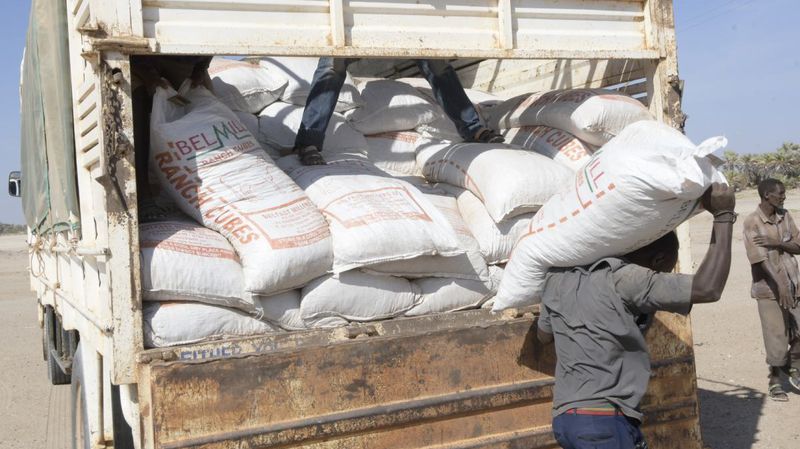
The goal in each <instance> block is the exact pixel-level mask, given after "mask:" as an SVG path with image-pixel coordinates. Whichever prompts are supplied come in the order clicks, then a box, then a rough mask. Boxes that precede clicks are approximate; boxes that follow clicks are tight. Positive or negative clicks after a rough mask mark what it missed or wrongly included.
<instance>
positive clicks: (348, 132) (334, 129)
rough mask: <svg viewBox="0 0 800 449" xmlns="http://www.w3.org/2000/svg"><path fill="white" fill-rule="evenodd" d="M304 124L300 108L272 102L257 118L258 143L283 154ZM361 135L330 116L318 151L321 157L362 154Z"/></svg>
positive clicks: (345, 123)
mask: <svg viewBox="0 0 800 449" xmlns="http://www.w3.org/2000/svg"><path fill="white" fill-rule="evenodd" d="M302 121H303V107H302V106H295V105H293V104H289V103H284V102H275V103H273V104H271V105H269V106H267V107H266V108H264V110H263V111H261V113H260V114H259V115H258V129H259V135H258V140H259V142H264V143H266V145H267V146H268V147H271V148H276V149H277V150H278V151H281V152H284V153H286V152H287V151H289V150H291V149H293V148H294V143H295V138H296V137H297V130H298V129H300V123H301V122H302ZM366 149H367V141H366V140H364V135H363V134H361V133H360V132H358V131H356V130H355V129H354V128H353V127H352V126H350V124H348V123H347V122H346V121H345V119H344V117H342V115H341V114H333V115H332V116H331V120H330V122H328V128H327V129H326V130H325V140H324V142H323V144H322V148H321V150H323V152H324V153H340V152H365V151H366Z"/></svg>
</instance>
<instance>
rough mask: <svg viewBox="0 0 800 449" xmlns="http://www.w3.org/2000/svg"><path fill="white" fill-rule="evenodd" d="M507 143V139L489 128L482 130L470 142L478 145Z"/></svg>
mask: <svg viewBox="0 0 800 449" xmlns="http://www.w3.org/2000/svg"><path fill="white" fill-rule="evenodd" d="M505 141H506V139H505V137H503V136H501V135H500V134H498V133H497V131H495V130H493V129H489V128H481V129H480V130H479V131H478V132H476V133H475V135H474V136H473V137H472V139H471V140H470V142H477V143H503V142H505Z"/></svg>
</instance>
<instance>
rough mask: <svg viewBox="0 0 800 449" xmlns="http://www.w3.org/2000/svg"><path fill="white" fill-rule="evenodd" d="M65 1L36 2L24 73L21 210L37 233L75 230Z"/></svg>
mask: <svg viewBox="0 0 800 449" xmlns="http://www.w3.org/2000/svg"><path fill="white" fill-rule="evenodd" d="M66 18H67V12H66V2H64V1H59V0H33V2H32V5H31V15H30V23H29V25H28V36H27V42H26V45H25V56H24V58H23V61H22V69H21V73H20V97H21V98H20V122H21V125H22V129H21V133H20V137H21V141H20V143H21V148H20V151H21V159H22V207H23V210H24V212H25V219H26V221H27V224H28V226H29V227H30V228H31V229H32V230H33V232H34V233H36V234H43V233H46V232H49V231H60V230H68V229H77V228H78V226H79V223H80V218H79V217H80V214H79V209H78V199H77V187H76V181H75V174H76V173H75V139H74V138H73V128H72V126H73V125H72V91H71V83H70V70H69V50H68V39H67V23H66Z"/></svg>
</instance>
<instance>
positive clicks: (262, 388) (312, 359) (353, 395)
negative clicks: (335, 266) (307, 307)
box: [139, 311, 699, 449]
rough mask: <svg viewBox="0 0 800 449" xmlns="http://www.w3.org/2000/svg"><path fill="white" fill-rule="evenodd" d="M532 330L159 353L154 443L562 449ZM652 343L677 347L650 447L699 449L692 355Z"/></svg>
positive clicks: (334, 337)
mask: <svg viewBox="0 0 800 449" xmlns="http://www.w3.org/2000/svg"><path fill="white" fill-rule="evenodd" d="M662 321H663V320H662ZM534 323H535V318H534V316H533V315H532V314H531V313H527V314H525V315H522V316H519V317H517V318H512V317H509V316H508V315H506V316H505V317H495V316H492V315H490V314H489V313H488V312H486V311H472V312H465V313H458V314H452V315H445V316H438V317H422V318H414V319H404V320H394V321H389V322H384V323H377V324H373V325H369V326H356V327H353V328H351V329H349V330H346V329H339V330H336V331H314V332H308V333H304V334H305V335H294V336H292V335H291V334H289V335H281V336H272V337H269V336H268V337H262V338H260V339H250V340H241V341H237V342H230V341H225V342H219V343H216V344H208V345H199V346H198V347H196V348H180V349H175V350H156V351H150V352H148V353H146V355H145V360H144V361H145V362H149V363H145V364H143V367H144V368H143V371H142V373H141V374H142V376H143V377H141V378H140V384H139V385H140V388H145V389H149V391H148V392H146V394H144V395H140V397H146V398H149V404H145V405H144V406H143V407H142V410H143V415H142V416H143V420H144V423H143V424H145V429H146V432H145V434H146V436H147V437H149V438H152V441H153V443H154V447H158V448H241V447H246V448H278V447H281V448H282V447H308V448H326V449H328V448H330V449H333V448H336V449H344V448H348V449H352V448H361V449H380V448H393V449H402V448H421V447H429V448H433V447H437V448H550V447H557V446H556V444H555V441H554V440H553V438H552V435H551V432H550V421H551V416H550V413H551V410H550V408H551V405H550V402H551V400H552V377H551V375H552V372H553V367H554V362H555V360H554V353H553V351H552V347H543V346H542V345H541V344H540V343H538V341H537V340H536V337H535V335H536V331H535V326H534ZM653 331H654V332H652V335H650V338H651V339H653V338H661V339H663V338H671V339H672V340H674V341H673V344H671V345H667V346H669V348H671V349H670V350H668V353H664V354H659V356H661V357H660V360H659V361H656V362H655V363H654V380H653V382H652V385H651V389H650V395H649V397H648V399H647V400H646V402H645V406H646V407H647V405H648V404H651V406H650V407H648V408H647V409H646V412H647V415H648V420H649V424H650V427H649V429H648V434H649V436H650V437H651V439H652V440H653V442H654V443H656V441H661V442H664V443H663V444H660V445H654V446H653V447H656V448H659V447H661V448H665V447H670V448H672V447H675V448H678V447H681V448H691V447H698V446H697V445H698V444H699V443H696V441H697V440H698V439H699V438H697V436H698V435H697V430H696V425H697V413H696V400H695V391H696V387H695V383H694V365H693V361H692V358H691V353H690V352H689V355H688V357H685V356H682V354H681V353H682V352H684V351H685V350H686V346H685V345H684V344H683V343H681V339H680V338H676V336H675V335H674V334H672V333H671V332H670V331H669V330H668V327H667V326H664V325H661V324H659V325H657V326H656V327H655V329H653ZM226 345H227V346H226ZM223 348H227V349H223ZM198 351H200V352H198ZM689 351H691V349H690V347H689ZM198 354H200V356H198ZM676 356H677V357H676ZM164 359H167V360H166V361H165V360H164ZM171 359H174V360H171ZM152 411H154V412H152Z"/></svg>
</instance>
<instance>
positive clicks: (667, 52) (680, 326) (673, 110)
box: [645, 0, 702, 449]
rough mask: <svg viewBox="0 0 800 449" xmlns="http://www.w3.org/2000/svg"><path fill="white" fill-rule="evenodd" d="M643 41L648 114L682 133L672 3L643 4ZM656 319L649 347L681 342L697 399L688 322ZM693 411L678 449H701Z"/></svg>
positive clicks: (684, 230)
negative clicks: (652, 52) (653, 51)
mask: <svg viewBox="0 0 800 449" xmlns="http://www.w3.org/2000/svg"><path fill="white" fill-rule="evenodd" d="M645 37H646V39H647V40H648V42H647V43H648V47H650V48H658V49H660V58H659V59H657V60H651V61H647V62H646V64H645V73H646V77H647V98H648V99H649V101H650V111H651V112H652V113H653V115H654V116H655V117H656V118H657V119H658V120H661V121H663V122H664V123H667V124H668V125H670V126H672V127H674V128H677V129H679V130H680V131H683V130H684V125H685V122H686V116H685V114H684V113H683V111H682V110H681V97H682V94H683V92H682V89H683V83H682V81H681V80H680V77H679V75H678V55H677V42H676V37H675V16H674V8H673V2H672V1H671V0H646V4H645ZM677 234H678V240H679V242H680V250H679V254H678V267H677V270H678V271H680V272H683V273H691V272H692V271H693V262H692V249H691V238H690V235H689V224H688V223H684V224H682V225H681V226H679V227H678V229H677ZM657 319H658V320H659V321H660V322H661V324H663V326H664V328H663V329H657V332H656V335H650V337H651V347H654V346H657V345H658V344H661V345H670V342H675V340H676V339H677V340H679V341H681V342H682V344H683V345H684V347H685V348H687V351H688V354H689V355H688V356H687V357H686V359H687V361H688V362H689V363H690V364H691V371H692V376H691V381H692V385H691V388H692V389H693V390H694V397H695V398H696V397H697V374H696V372H697V370H696V367H695V359H694V343H693V338H692V331H691V326H692V324H691V318H690V317H688V316H687V317H683V316H680V315H675V314H670V313H663V312H660V313H659V314H658V315H657ZM670 334H671V335H670ZM694 410H695V414H694V418H693V420H692V422H691V423H689V425H688V426H686V427H685V428H684V431H685V432H688V433H690V434H694V435H695V437H694V438H691V439H686V440H685V441H682V443H681V448H687V447H688V448H691V449H701V448H702V435H701V430H700V421H699V416H700V408H699V402H697V401H696V402H695V404H694ZM676 430H677V429H676ZM656 438H658V440H657V441H652V442H651V444H652V445H653V447H660V448H671V447H674V446H673V445H672V444H670V442H669V436H666V438H665V439H661V435H658V436H656ZM687 442H691V443H690V444H691V446H686V444H687ZM656 445H657V446H656Z"/></svg>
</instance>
